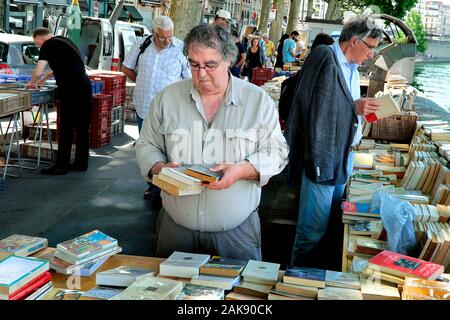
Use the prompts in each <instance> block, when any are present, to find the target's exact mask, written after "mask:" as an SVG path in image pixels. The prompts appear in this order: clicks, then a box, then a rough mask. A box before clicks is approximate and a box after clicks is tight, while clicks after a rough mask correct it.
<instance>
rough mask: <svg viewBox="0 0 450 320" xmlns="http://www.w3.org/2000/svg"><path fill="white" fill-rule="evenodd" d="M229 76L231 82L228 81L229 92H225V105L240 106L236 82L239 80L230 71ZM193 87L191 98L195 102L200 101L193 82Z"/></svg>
mask: <svg viewBox="0 0 450 320" xmlns="http://www.w3.org/2000/svg"><path fill="white" fill-rule="evenodd" d="M228 75H229V77H230V78H229V80H228V86H227V90H226V92H225V98H224V99H223V101H224V103H225V105H226V106H231V105H233V106H238V105H239V104H238V103H237V101H238V100H239V99H238V98H239V97H238V94H237V93H238V90H237V89H236V85H237V84H236V81H238V79H237V78H236V77H234V76H233V75H232V74H231V72H230V71H229V70H228ZM191 83H192V86H191V91H190V94H191V98H192V99H193V100H194V101H200V92H198V90H197V88H195V87H194V82H193V81H192V82H191Z"/></svg>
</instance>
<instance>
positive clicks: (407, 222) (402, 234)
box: [371, 192, 416, 255]
mask: <svg viewBox="0 0 450 320" xmlns="http://www.w3.org/2000/svg"><path fill="white" fill-rule="evenodd" d="M371 209H372V210H375V209H379V210H380V215H381V220H382V222H383V226H384V229H386V233H387V239H388V240H387V245H388V249H389V251H393V252H397V253H400V254H405V255H408V253H409V252H411V251H412V250H414V249H415V246H416V234H415V231H414V225H413V220H414V215H415V211H414V207H413V206H412V205H411V204H410V203H409V202H407V201H404V200H400V199H398V198H395V197H393V196H392V195H390V194H388V193H386V192H377V193H375V194H374V196H373V199H372V204H371Z"/></svg>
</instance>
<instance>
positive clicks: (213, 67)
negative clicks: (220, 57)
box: [189, 61, 222, 72]
mask: <svg viewBox="0 0 450 320" xmlns="http://www.w3.org/2000/svg"><path fill="white" fill-rule="evenodd" d="M221 63H222V61H220V62H216V63H207V64H205V65H204V66H203V67H201V66H200V65H199V64H198V63H191V62H189V68H191V70H192V71H199V70H200V69H205V71H206V72H213V71H214V70H216V69H217V68H218V67H219V65H220V64H221Z"/></svg>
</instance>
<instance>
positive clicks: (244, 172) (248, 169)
mask: <svg viewBox="0 0 450 320" xmlns="http://www.w3.org/2000/svg"><path fill="white" fill-rule="evenodd" d="M210 170H211V171H213V172H219V171H222V172H223V176H222V178H221V179H220V180H219V181H217V182H212V183H205V184H203V186H204V187H206V188H209V189H215V190H221V189H227V188H229V187H230V186H232V185H233V184H234V183H235V182H236V181H238V180H239V179H248V180H250V179H254V180H256V179H259V174H258V172H257V171H256V170H255V168H254V167H253V165H252V164H251V163H250V162H245V163H241V164H219V165H217V166H214V167H212V168H210Z"/></svg>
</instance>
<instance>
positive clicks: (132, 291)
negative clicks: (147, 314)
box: [110, 275, 183, 300]
mask: <svg viewBox="0 0 450 320" xmlns="http://www.w3.org/2000/svg"><path fill="white" fill-rule="evenodd" d="M181 290H183V284H182V283H181V282H180V281H175V280H171V279H164V278H157V277H153V276H148V275H143V276H140V277H138V278H137V279H136V281H135V282H133V283H132V284H131V285H130V286H129V287H128V288H126V289H125V290H124V291H122V292H121V293H119V294H118V295H115V296H114V297H112V298H111V299H110V300H174V299H175V298H176V297H177V296H178V295H179V294H180V292H181Z"/></svg>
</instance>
